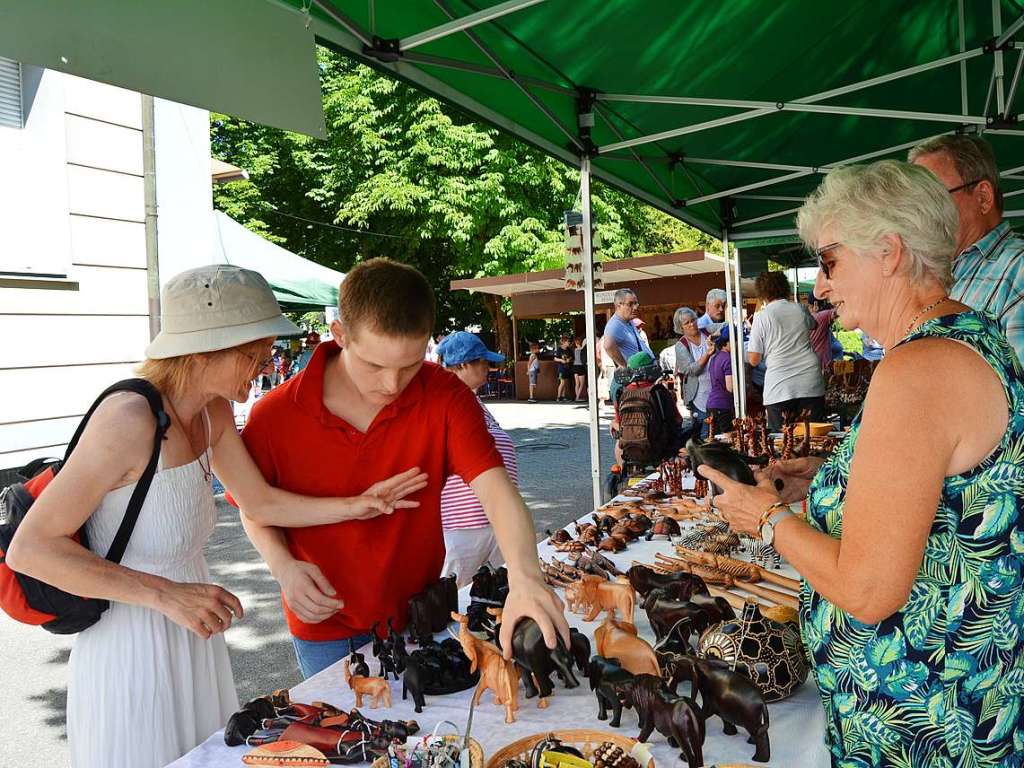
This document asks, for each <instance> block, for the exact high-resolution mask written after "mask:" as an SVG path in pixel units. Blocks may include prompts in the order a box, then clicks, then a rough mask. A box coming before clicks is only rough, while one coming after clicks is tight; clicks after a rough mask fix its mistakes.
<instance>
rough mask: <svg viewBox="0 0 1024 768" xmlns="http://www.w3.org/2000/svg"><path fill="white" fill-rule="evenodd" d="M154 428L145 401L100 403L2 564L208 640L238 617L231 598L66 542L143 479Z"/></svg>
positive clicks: (128, 397) (127, 397)
mask: <svg viewBox="0 0 1024 768" xmlns="http://www.w3.org/2000/svg"><path fill="white" fill-rule="evenodd" d="M155 430H156V423H155V421H154V418H153V414H152V411H151V410H150V408H149V405H148V404H147V402H146V400H145V399H144V398H143V397H141V396H139V395H134V394H127V393H126V394H116V395H112V396H111V397H109V398H108V399H106V400H105V401H104V402H103V403H102V404H101V405H100V406H99V408H97V409H96V412H95V413H94V414H93V416H92V418H91V419H90V420H89V424H88V425H87V426H86V428H85V431H84V432H83V433H82V438H81V440H79V443H78V446H77V447H76V448H75V451H74V453H72V454H71V456H70V457H69V458H68V461H67V463H66V464H65V465H64V466H63V467H62V468H61V471H60V472H59V473H57V476H56V477H55V478H54V479H53V481H52V482H51V483H50V484H49V486H47V488H46V490H44V491H43V493H42V494H41V495H40V496H39V498H38V499H37V500H36V501H35V503H34V504H33V505H32V509H31V510H30V511H29V513H28V515H26V517H25V519H24V521H22V523H21V525H20V526H19V527H18V532H17V533H16V534H15V536H14V540H13V541H12V542H11V546H10V549H9V551H8V552H7V556H6V561H7V565H8V566H9V567H10V568H11V569H12V570H15V571H17V572H18V573H23V574H25V575H27V576H31V577H33V578H35V579H38V580H40V581H42V582H44V583H46V584H50V585H52V586H54V587H57V588H59V589H62V590H64V591H65V592H69V593H71V594H73V595H78V596H80V597H91V598H98V599H102V600H114V601H117V602H121V603H132V604H135V605H142V606H145V607H147V608H152V609H154V610H157V611H160V612H161V613H163V614H165V615H166V616H167V617H168V618H170V619H171V620H172V621H175V622H176V623H178V624H180V625H182V626H183V627H186V628H188V629H190V630H191V631H193V632H195V633H196V634H197V635H199V636H201V637H209V636H210V635H212V634H215V633H217V632H222V631H223V630H225V629H227V628H228V627H229V626H230V625H231V620H232V618H233V617H241V615H242V606H241V604H240V603H239V602H238V599H237V598H236V597H235V596H234V595H232V594H230V593H229V592H226V591H225V590H223V589H221V588H220V587H217V586H214V585H212V584H179V583H177V582H173V581H169V580H167V579H164V578H161V577H159V576H154V575H152V574H148V573H143V572H141V571H136V570H132V569H131V568H126V567H124V566H122V565H117V564H115V563H112V562H110V561H109V560H106V559H105V558H103V557H101V556H100V555H98V554H96V553H95V552H92V551H91V550H89V549H86V548H85V547H83V546H81V545H80V544H78V543H77V542H76V541H74V539H72V536H74V534H75V533H76V532H77V531H78V530H79V529H80V528H81V527H82V526H83V525H84V524H85V522H86V520H88V519H89V516H90V515H91V514H92V513H93V511H94V510H95V509H96V508H97V507H98V506H99V505H100V502H101V501H102V500H103V497H104V496H105V495H106V494H107V493H108V492H109V491H111V490H113V489H115V488H119V487H121V486H124V485H127V484H129V483H131V482H134V481H136V480H138V478H139V477H140V476H141V475H142V473H143V470H144V469H145V467H146V465H147V463H148V462H149V457H150V455H151V454H152V452H153V434H154V432H155Z"/></svg>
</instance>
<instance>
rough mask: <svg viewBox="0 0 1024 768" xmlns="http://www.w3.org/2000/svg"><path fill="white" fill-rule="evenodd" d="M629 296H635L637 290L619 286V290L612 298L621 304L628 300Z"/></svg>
mask: <svg viewBox="0 0 1024 768" xmlns="http://www.w3.org/2000/svg"><path fill="white" fill-rule="evenodd" d="M627 296H633V297H634V298H635V297H636V291H634V290H633V289H632V288H619V290H617V291H616V292H615V296H613V297H612V300H613V301H614V302H615V303H616V304H621V303H622V302H623V301H625V300H626V297H627Z"/></svg>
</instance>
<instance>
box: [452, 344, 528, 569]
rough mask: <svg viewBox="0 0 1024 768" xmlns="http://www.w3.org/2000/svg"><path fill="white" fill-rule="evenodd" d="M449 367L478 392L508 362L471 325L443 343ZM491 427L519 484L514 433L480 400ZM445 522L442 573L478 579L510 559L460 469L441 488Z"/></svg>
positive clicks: (464, 382)
mask: <svg viewBox="0 0 1024 768" xmlns="http://www.w3.org/2000/svg"><path fill="white" fill-rule="evenodd" d="M437 354H438V355H439V356H440V357H441V359H442V360H443V361H444V367H445V368H448V369H449V370H451V371H452V372H453V373H454V374H455V375H456V376H458V377H459V379H461V380H462V383H463V384H465V385H466V386H467V387H469V388H470V389H471V390H473V391H474V392H476V391H477V390H478V389H480V387H482V386H483V385H484V384H485V383H486V382H487V372H488V371H489V370H490V368H491V364H492V363H503V362H505V356H504V355H503V354H501V353H500V352H492V351H491V350H489V349H488V348H487V345H486V344H484V343H483V342H482V341H481V340H480V337H479V336H477V335H476V334H473V333H469V332H467V331H457V332H456V333H452V334H449V335H448V336H446V337H445V338H444V340H443V341H442V342H441V343H440V344H439V345H438V347H437ZM477 402H478V403H480V408H481V409H482V410H483V412H484V421H485V422H486V424H487V431H488V432H490V433H491V437H493V438H494V444H495V446H496V447H497V449H498V452H499V453H500V454H501V458H502V461H504V463H505V469H506V470H507V471H508V475H509V477H511V478H512V482H513V483H515V484H516V485H518V484H519V462H518V461H517V460H516V447H515V445H513V443H512V438H510V437H509V436H508V434H507V433H506V432H505V430H503V429H502V428H501V427H500V426H499V425H498V422H497V421H496V420H495V418H494V416H492V415H491V412H490V411H489V410H487V407H486V406H485V405H484V404H483V403H482V402H480V399H479V398H477ZM441 527H442V528H443V529H444V547H445V556H444V567H443V569H442V571H441V575H442V576H448V575H450V574H453V573H454V574H456V576H457V580H458V583H459V586H460V587H461V586H463V585H464V584H468V583H469V582H471V581H472V580H473V574H475V573H476V572H477V570H478V569H479V568H480V566H482V565H484V564H490V565H491V566H493V567H495V568H497V567H498V566H500V565H501V564H502V563H504V562H505V558H504V557H502V555H501V550H500V549H498V542H497V540H496V539H495V538H494V529H493V528H492V527H491V523H490V521H489V520H488V519H487V515H485V514H484V508H483V507H482V506H481V504H480V501H479V500H478V499H477V497H476V494H474V493H473V490H472V489H471V488H470V487H469V486H468V485H466V484H465V483H464V482H463V480H462V478H461V477H459V476H458V475H451V476H450V477H449V478H448V479H447V480H446V481H445V484H444V488H443V489H442V490H441Z"/></svg>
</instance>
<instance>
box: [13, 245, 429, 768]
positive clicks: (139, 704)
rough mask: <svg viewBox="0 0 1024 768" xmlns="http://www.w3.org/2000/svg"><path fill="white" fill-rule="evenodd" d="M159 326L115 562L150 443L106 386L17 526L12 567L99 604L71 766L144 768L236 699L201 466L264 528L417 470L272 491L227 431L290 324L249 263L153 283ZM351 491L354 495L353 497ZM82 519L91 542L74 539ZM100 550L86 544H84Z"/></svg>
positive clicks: (294, 521) (77, 693)
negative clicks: (155, 406)
mask: <svg viewBox="0 0 1024 768" xmlns="http://www.w3.org/2000/svg"><path fill="white" fill-rule="evenodd" d="M161 301H162V303H161V310H162V311H161V331H160V333H159V334H158V335H157V336H156V338H154V339H153V341H152V342H151V343H150V344H149V346H148V347H147V348H146V360H145V361H144V362H143V364H142V366H141V367H140V369H139V374H140V375H141V376H142V377H143V378H145V379H147V380H148V381H149V382H150V383H152V384H153V385H154V387H155V388H156V389H157V390H158V391H159V392H160V394H161V397H162V399H163V408H164V410H165V412H166V413H167V415H168V417H169V419H170V427H169V428H168V430H167V433H166V437H165V442H164V444H163V448H162V451H161V455H160V463H159V465H158V467H157V472H156V475H155V476H154V477H153V482H152V485H151V486H150V488H149V492H148V493H147V495H146V499H145V503H144V504H143V506H142V509H141V511H140V513H139V518H138V521H137V522H136V525H135V528H134V529H133V531H132V535H131V538H130V540H129V542H128V546H127V549H126V550H125V553H124V556H123V557H122V559H121V562H120V564H115V563H113V562H111V561H108V560H106V559H104V557H103V554H102V553H106V552H107V550H108V549H109V547H110V545H111V542H112V540H113V538H114V535H115V532H116V531H117V529H118V527H119V525H120V524H121V521H122V519H123V517H124V514H125V509H126V507H127V505H128V499H129V497H130V496H131V494H132V491H133V489H134V487H135V484H136V482H137V481H138V480H139V478H140V477H141V476H142V474H143V472H144V470H145V468H146V466H147V464H148V462H149V459H150V456H151V454H152V450H153V435H154V431H155V428H156V427H155V417H154V415H153V412H152V410H151V409H150V406H149V404H148V402H147V401H146V399H145V398H144V397H143V396H141V395H139V394H136V393H134V392H119V393H115V394H113V395H111V396H110V397H108V398H107V399H105V400H104V401H103V402H102V403H101V405H100V406H99V408H97V409H96V411H95V413H94V414H93V416H92V418H91V419H90V420H89V423H88V425H87V427H86V428H85V430H84V432H83V434H82V436H81V439H80V441H79V443H78V445H77V447H76V449H75V451H74V452H73V453H72V454H71V455H70V456H69V457H68V459H67V462H66V463H65V464H64V466H63V468H62V469H61V470H60V472H59V473H58V474H57V475H56V476H55V477H54V479H53V480H52V482H51V483H50V484H49V485H48V486H47V487H46V489H45V490H44V491H43V493H42V494H41V495H40V496H39V498H38V499H37V500H36V502H35V503H34V504H33V505H32V508H31V510H30V511H29V513H28V514H27V516H26V517H25V519H24V521H23V522H22V524H21V525H20V526H19V528H18V531H17V534H16V535H15V537H14V540H13V541H12V543H11V546H10V548H9V550H8V552H7V555H6V556H7V564H8V566H10V568H11V569H13V570H15V571H17V572H19V573H23V574H26V575H29V576H32V577H34V578H36V579H39V580H40V581H43V582H45V583H48V584H51V585H53V586H55V587H58V588H60V589H63V590H64V591H66V592H69V593H71V594H75V595H80V596H82V597H91V598H99V599H103V600H109V601H110V607H109V608H108V609H107V610H106V611H105V612H104V613H103V614H102V616H101V618H100V619H99V621H98V622H97V623H95V624H93V625H92V626H91V627H89V628H88V629H86V630H84V631H83V632H81V633H80V634H79V635H78V636H77V637H76V639H75V645H74V648H73V650H72V652H71V658H70V663H69V682H68V703H67V728H68V746H69V748H70V752H71V764H72V765H74V766H76V768H91V767H92V766H104V767H105V768H108V767H112V768H119V767H121V766H123V767H124V768H129V767H130V768H148V767H149V766H153V767H154V768H155V767H156V766H163V765H166V764H167V763H169V762H171V761H173V760H176V759H177V758H178V757H180V756H181V755H183V754H185V753H186V752H187V751H189V750H190V749H192V748H193V747H194V746H196V745H197V744H198V743H200V742H201V741H203V740H204V739H205V738H206V737H207V736H209V735H210V734H211V733H213V732H214V731H216V730H217V729H218V728H220V727H222V726H223V725H224V723H225V722H226V721H227V720H228V718H229V717H230V716H231V714H232V713H233V712H234V711H235V710H237V709H238V698H237V695H236V693H235V686H234V682H233V680H232V675H231V663H230V661H229V659H228V652H227V646H226V644H225V642H224V636H223V633H224V631H225V630H227V629H228V627H230V626H231V623H232V622H233V621H234V620H236V619H240V618H241V617H242V606H241V604H240V603H239V601H238V598H237V597H235V596H234V595H232V594H231V593H229V592H227V591H225V590H224V589H222V588H221V587H219V586H215V585H214V584H211V583H210V573H209V570H208V568H207V565H206V560H205V558H204V557H203V546H204V545H205V544H206V541H207V540H208V539H209V537H210V534H211V533H212V532H213V529H214V524H215V522H216V517H217V513H216V509H215V507H214V499H213V489H212V485H211V481H212V477H213V473H214V472H215V473H216V474H217V476H218V477H219V478H220V479H221V480H222V481H223V482H224V484H225V485H226V486H227V487H229V488H231V489H232V490H233V492H234V493H235V496H236V498H238V499H239V501H240V502H242V503H243V506H244V508H245V513H246V514H247V515H250V516H252V517H253V518H254V519H258V520H260V521H262V522H265V523H268V524H276V525H292V526H320V525H324V524H330V523H338V522H341V521H345V520H351V519H360V518H366V517H372V516H374V515H379V514H390V513H392V512H393V511H395V509H401V508H406V507H415V506H416V505H417V503H416V502H415V501H406V500H403V497H404V496H406V495H408V494H410V493H415V492H416V491H418V490H419V489H421V488H422V487H423V486H424V485H425V483H426V478H425V476H424V475H423V474H422V473H420V472H419V470H417V469H411V470H409V471H408V472H405V473H402V474H399V475H397V476H396V477H392V478H390V479H386V480H385V481H384V482H381V483H376V484H374V485H372V486H371V487H370V488H368V489H367V488H366V485H367V484H366V483H364V484H363V486H362V490H361V492H360V493H361V495H359V496H358V497H357V498H347V499H346V498H308V497H303V496H299V495H296V494H294V493H289V492H287V491H285V490H282V489H279V488H275V487H272V486H270V485H268V484H267V483H266V481H265V480H264V479H263V475H262V474H260V472H259V470H258V469H257V468H256V466H255V464H253V462H252V460H251V459H250V458H249V455H248V453H247V452H246V449H245V446H244V445H243V444H242V441H241V439H240V438H239V436H238V432H237V430H236V429H235V422H234V417H233V416H232V413H231V406H230V404H229V402H228V401H229V400H235V401H239V400H245V398H246V396H247V395H248V392H249V387H250V385H251V383H252V381H253V379H254V378H255V377H256V375H257V373H258V371H259V370H260V369H261V368H262V367H263V365H264V364H265V362H266V359H267V358H268V357H269V355H270V349H271V344H272V343H273V340H274V338H275V337H276V336H278V335H281V334H288V333H293V332H295V331H296V330H297V329H296V327H295V326H294V325H293V324H292V323H291V322H290V321H289V320H287V319H286V318H285V317H284V316H283V315H282V314H281V310H280V308H279V307H278V304H277V301H276V300H275V299H274V294H273V292H272V291H271V289H270V286H268V285H267V282H266V281H265V280H264V279H263V277H262V276H260V275H259V274H257V273H256V272H251V271H249V270H246V269H240V268H238V267H234V266H230V265H224V264H220V265H216V266H209V267H200V268H198V269H193V270H189V271H188V272H184V273H182V274H180V275H177V276H175V277H172V278H171V279H170V280H168V281H167V283H166V284H165V285H164V288H163V295H162V300H161ZM353 495H355V494H353ZM83 526H84V527H85V530H86V533H87V538H88V541H89V544H90V547H91V549H86V548H85V547H83V546H81V545H80V544H79V543H77V542H76V541H75V540H74V539H73V538H72V537H73V536H74V535H75V533H76V532H77V531H78V530H79V529H80V528H82V527H83ZM97 553H100V554H97Z"/></svg>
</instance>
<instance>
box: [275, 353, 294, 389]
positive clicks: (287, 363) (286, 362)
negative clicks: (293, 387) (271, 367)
mask: <svg viewBox="0 0 1024 768" xmlns="http://www.w3.org/2000/svg"><path fill="white" fill-rule="evenodd" d="M291 375H292V353H291V352H289V351H288V350H287V349H285V350H282V352H281V362H280V363H278V367H277V376H278V381H281V382H285V381H287V380H288V377H289V376H291Z"/></svg>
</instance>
